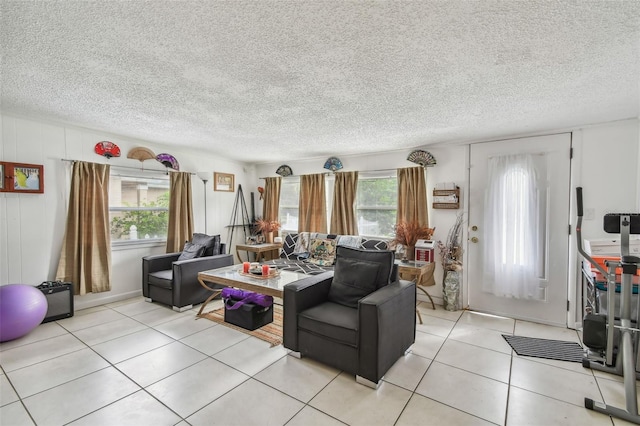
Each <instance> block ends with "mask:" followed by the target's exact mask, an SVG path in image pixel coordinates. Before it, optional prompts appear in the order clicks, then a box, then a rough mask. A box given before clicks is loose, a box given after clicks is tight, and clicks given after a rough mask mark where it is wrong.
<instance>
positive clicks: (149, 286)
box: [142, 244, 233, 312]
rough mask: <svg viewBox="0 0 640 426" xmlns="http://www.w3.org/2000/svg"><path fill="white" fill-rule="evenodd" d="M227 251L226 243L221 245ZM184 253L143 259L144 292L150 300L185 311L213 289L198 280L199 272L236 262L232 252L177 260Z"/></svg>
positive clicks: (202, 299) (205, 297) (222, 249)
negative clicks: (206, 287)
mask: <svg viewBox="0 0 640 426" xmlns="http://www.w3.org/2000/svg"><path fill="white" fill-rule="evenodd" d="M220 252H221V253H224V252H225V244H221V245H220ZM180 254H181V253H166V254H158V255H153V256H146V257H143V258H142V295H143V296H144V297H145V300H146V301H148V302H153V301H155V302H160V303H164V304H167V305H170V306H172V307H173V309H174V310H175V311H179V312H182V311H186V310H187V309H191V308H192V307H193V305H194V304H198V303H202V302H204V301H205V300H206V299H207V297H209V296H210V295H211V292H210V291H208V290H207V289H205V288H204V287H203V286H202V285H200V282H198V272H202V271H207V270H209V269H215V268H221V267H223V266H231V265H233V255H231V254H218V255H213V256H204V257H198V258H195V259H188V260H178V257H180Z"/></svg>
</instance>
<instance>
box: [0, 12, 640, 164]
mask: <svg viewBox="0 0 640 426" xmlns="http://www.w3.org/2000/svg"><path fill="white" fill-rule="evenodd" d="M0 5H1V8H2V10H1V12H2V15H1V22H0V37H1V38H0V41H1V42H2V63H1V71H2V75H1V78H2V81H1V82H2V86H1V102H2V104H1V106H2V110H3V111H5V112H13V113H17V114H27V115H29V116H31V117H36V118H41V119H48V120H55V121H60V122H65V123H70V124H76V125H81V126H84V127H89V128H94V129H100V130H105V131H109V132H112V133H117V134H121V135H124V136H129V137H135V138H140V139H144V140H151V141H156V142H162V143H167V144H171V145H173V146H191V147H195V148H197V149H202V150H207V151H213V152H217V153H219V155H221V156H224V157H228V158H235V159H239V160H243V161H252V162H264V161H279V160H283V161H284V160H291V159H296V158H310V157H322V156H330V155H338V156H339V155H348V154H357V153H367V152H381V151H386V150H390V149H403V148H406V149H409V148H413V147H418V146H425V145H429V144H434V143H443V142H464V141H473V140H486V139H492V138H500V137H505V136H510V135H516V134H523V133H530V132H538V131H545V130H555V129H561V128H567V127H574V126H580V125H584V124H592V123H601V122H607V121H612V120H618V119H625V118H632V117H638V116H639V108H640V101H639V84H640V80H639V79H640V77H639V76H640V1H590V0H580V1H550V0H544V1H537V0H535V1H534V0H531V1H488V0H481V1H466V0H465V1H366V0H362V1H343V0H337V1H320V0H314V1H305V0H302V1H266V0H264V1H257V0H256V1H241V0H231V1H215V0H212V1H180V2H176V1H162V0H157V1H137V0H133V1H98V2H87V1H38V2H33V1H29V2H27V1H22V0H20V1H8V0H0Z"/></svg>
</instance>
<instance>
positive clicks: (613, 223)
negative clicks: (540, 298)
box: [576, 188, 640, 424]
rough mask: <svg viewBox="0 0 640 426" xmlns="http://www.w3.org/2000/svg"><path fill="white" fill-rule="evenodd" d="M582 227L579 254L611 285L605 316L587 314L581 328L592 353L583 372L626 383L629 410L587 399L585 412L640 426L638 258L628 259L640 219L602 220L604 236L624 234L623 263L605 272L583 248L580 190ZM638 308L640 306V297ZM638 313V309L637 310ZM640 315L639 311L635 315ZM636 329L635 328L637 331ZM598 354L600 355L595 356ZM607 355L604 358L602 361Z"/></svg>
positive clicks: (623, 216) (611, 265) (622, 216)
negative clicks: (619, 274)
mask: <svg viewBox="0 0 640 426" xmlns="http://www.w3.org/2000/svg"><path fill="white" fill-rule="evenodd" d="M576 196H577V207H578V223H577V226H576V236H577V240H578V241H577V243H578V251H579V252H580V254H581V255H582V256H583V257H584V258H585V259H586V260H588V261H589V262H591V265H592V266H593V267H595V268H596V269H597V270H598V271H599V272H600V273H601V274H602V276H603V277H604V278H605V279H606V282H607V313H606V314H602V313H598V312H596V313H595V314H587V315H586V316H585V321H584V325H583V341H584V343H585V345H586V346H587V347H588V348H589V349H590V351H589V355H588V356H587V357H585V358H584V359H583V361H582V366H583V367H585V368H591V369H593V370H599V371H605V372H608V373H612V374H617V375H620V376H622V377H623V378H624V391H625V402H626V407H625V408H624V409H623V408H619V407H614V406H611V405H607V404H602V403H600V402H597V401H594V400H592V399H591V398H585V399H584V405H585V407H586V408H588V409H590V410H594V411H598V412H600V413H603V414H607V415H610V416H614V417H618V418H620V419H623V420H626V421H629V422H632V423H636V424H640V415H639V414H638V402H637V391H636V378H637V372H638V371H640V357H639V356H638V355H639V351H638V341H639V340H640V339H639V338H638V336H639V332H640V330H639V329H638V318H631V304H632V299H633V298H632V294H633V277H634V275H637V273H638V266H639V265H640V258H638V257H637V256H631V255H630V254H629V235H630V234H640V214H631V213H608V214H606V215H605V216H604V224H603V226H604V231H605V232H607V233H609V234H620V255H621V256H620V261H619V262H615V261H609V260H607V261H605V266H606V267H607V269H605V268H604V267H603V266H601V265H600V264H598V262H596V261H595V260H594V259H593V258H592V257H591V256H590V255H589V254H588V253H586V252H585V251H584V249H583V247H582V229H581V228H582V214H583V213H582V188H576ZM617 269H618V270H619V269H621V270H622V271H621V272H622V277H621V280H620V281H621V285H620V311H619V312H620V315H619V318H616V309H617V308H616V297H615V293H616V287H617V279H616V270H617ZM637 303H638V304H639V305H640V297H638V301H637ZM638 307H639V308H640V306H638ZM636 312H640V309H638V310H636ZM633 325H635V327H634V326H633ZM594 353H595V354H599V356H595V358H596V359H594ZM602 355H604V356H602Z"/></svg>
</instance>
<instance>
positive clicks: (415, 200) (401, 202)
mask: <svg viewBox="0 0 640 426" xmlns="http://www.w3.org/2000/svg"><path fill="white" fill-rule="evenodd" d="M402 221H404V222H417V223H418V224H419V225H420V226H429V217H428V213H427V182H426V179H425V172H424V167H407V168H402V169H398V215H397V222H398V223H400V222H402Z"/></svg>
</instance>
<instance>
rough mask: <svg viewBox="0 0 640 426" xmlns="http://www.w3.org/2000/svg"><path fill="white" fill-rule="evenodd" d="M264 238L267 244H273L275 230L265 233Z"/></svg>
mask: <svg viewBox="0 0 640 426" xmlns="http://www.w3.org/2000/svg"><path fill="white" fill-rule="evenodd" d="M264 239H265V242H266V243H267V244H273V231H270V232H267V233H266V234H265V235H264Z"/></svg>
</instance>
